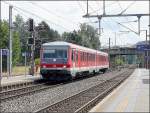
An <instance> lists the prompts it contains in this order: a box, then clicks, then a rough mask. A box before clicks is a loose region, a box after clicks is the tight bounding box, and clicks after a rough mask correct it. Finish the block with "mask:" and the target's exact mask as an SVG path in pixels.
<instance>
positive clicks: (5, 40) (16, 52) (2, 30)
mask: <svg viewBox="0 0 150 113" xmlns="http://www.w3.org/2000/svg"><path fill="white" fill-rule="evenodd" d="M12 34H13V35H12V43H13V44H12V52H13V54H12V62H13V65H16V64H17V63H18V62H19V58H20V53H21V51H20V50H21V48H20V40H19V34H18V32H16V31H14V32H13V33H12ZM0 42H1V43H0V48H3V49H6V48H9V25H8V22H7V21H2V22H1V27H0ZM5 64H7V63H6V61H5Z"/></svg>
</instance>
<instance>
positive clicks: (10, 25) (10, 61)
mask: <svg viewBox="0 0 150 113" xmlns="http://www.w3.org/2000/svg"><path fill="white" fill-rule="evenodd" d="M12 8H13V6H9V76H11V75H12Z"/></svg>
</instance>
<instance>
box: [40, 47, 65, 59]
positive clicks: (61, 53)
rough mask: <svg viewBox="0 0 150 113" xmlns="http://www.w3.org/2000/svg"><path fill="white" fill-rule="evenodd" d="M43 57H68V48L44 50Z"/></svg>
mask: <svg viewBox="0 0 150 113" xmlns="http://www.w3.org/2000/svg"><path fill="white" fill-rule="evenodd" d="M43 58H67V50H65V49H64V50H63V49H53V50H52V49H47V50H43Z"/></svg>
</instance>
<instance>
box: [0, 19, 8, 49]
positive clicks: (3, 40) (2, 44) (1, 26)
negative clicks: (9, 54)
mask: <svg viewBox="0 0 150 113" xmlns="http://www.w3.org/2000/svg"><path fill="white" fill-rule="evenodd" d="M8 36H9V26H8V23H7V21H5V20H3V21H2V22H1V23H0V49H6V48H8Z"/></svg>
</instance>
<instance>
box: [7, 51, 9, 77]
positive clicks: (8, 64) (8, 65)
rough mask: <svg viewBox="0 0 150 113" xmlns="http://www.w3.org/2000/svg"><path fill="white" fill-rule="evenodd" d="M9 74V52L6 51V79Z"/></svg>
mask: <svg viewBox="0 0 150 113" xmlns="http://www.w3.org/2000/svg"><path fill="white" fill-rule="evenodd" d="M8 72H9V50H8V49H7V77H8Z"/></svg>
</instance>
